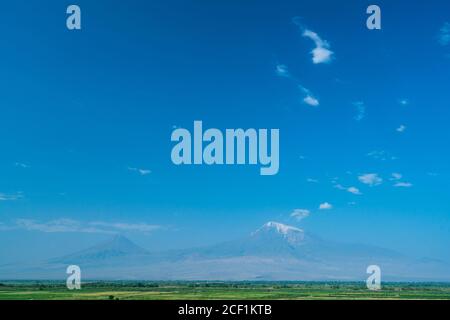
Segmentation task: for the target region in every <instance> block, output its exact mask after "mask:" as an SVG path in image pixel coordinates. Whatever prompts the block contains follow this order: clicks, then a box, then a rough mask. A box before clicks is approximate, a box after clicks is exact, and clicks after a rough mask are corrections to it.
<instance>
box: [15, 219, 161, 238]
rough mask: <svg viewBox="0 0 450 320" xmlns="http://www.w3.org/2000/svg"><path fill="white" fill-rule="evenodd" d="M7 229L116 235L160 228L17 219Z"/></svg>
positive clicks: (119, 223)
mask: <svg viewBox="0 0 450 320" xmlns="http://www.w3.org/2000/svg"><path fill="white" fill-rule="evenodd" d="M8 228H9V229H21V230H26V231H39V232H45V233H104V234H116V233H120V232H142V233H149V232H152V231H155V230H158V229H160V228H161V226H159V225H152V224H146V223H135V224H133V223H131V224H130V223H122V222H117V223H111V222H101V221H94V222H81V221H77V220H73V219H56V220H50V221H46V222H39V221H36V220H33V219H17V220H16V221H15V223H14V225H12V226H8Z"/></svg>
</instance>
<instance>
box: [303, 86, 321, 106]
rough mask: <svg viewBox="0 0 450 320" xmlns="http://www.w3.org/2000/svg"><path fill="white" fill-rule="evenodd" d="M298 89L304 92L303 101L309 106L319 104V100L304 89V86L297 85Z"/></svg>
mask: <svg viewBox="0 0 450 320" xmlns="http://www.w3.org/2000/svg"><path fill="white" fill-rule="evenodd" d="M299 88H300V90H301V91H302V92H303V93H304V94H305V97H304V98H303V102H304V103H306V104H307V105H310V106H311V107H317V106H319V104H320V103H319V100H317V98H316V97H314V95H313V94H312V93H311V91H310V90H308V89H306V88H305V87H302V86H299Z"/></svg>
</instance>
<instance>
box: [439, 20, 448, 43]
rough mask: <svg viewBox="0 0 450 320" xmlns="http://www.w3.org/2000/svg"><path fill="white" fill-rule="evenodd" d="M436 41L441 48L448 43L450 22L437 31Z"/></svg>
mask: <svg viewBox="0 0 450 320" xmlns="http://www.w3.org/2000/svg"><path fill="white" fill-rule="evenodd" d="M438 41H439V43H440V44H441V45H443V46H446V45H448V44H449V43H450V22H445V23H444V25H443V26H442V27H441V29H440V30H439V35H438Z"/></svg>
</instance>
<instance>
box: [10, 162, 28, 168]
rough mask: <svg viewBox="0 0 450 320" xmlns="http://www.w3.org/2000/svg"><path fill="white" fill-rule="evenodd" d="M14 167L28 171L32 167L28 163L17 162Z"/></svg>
mask: <svg viewBox="0 0 450 320" xmlns="http://www.w3.org/2000/svg"><path fill="white" fill-rule="evenodd" d="M14 166H16V167H18V168H23V169H28V168H29V167H30V166H29V165H28V164H26V163H23V162H15V163H14Z"/></svg>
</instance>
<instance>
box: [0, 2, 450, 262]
mask: <svg viewBox="0 0 450 320" xmlns="http://www.w3.org/2000/svg"><path fill="white" fill-rule="evenodd" d="M69 4H72V3H64V2H61V1H39V2H36V3H35V2H33V3H31V4H30V3H29V2H28V1H14V2H9V3H5V4H2V13H1V14H0V15H1V19H0V26H1V28H2V30H3V31H4V32H3V36H2V38H3V42H2V43H3V45H2V50H1V51H0V69H1V70H2V72H1V76H0V81H1V85H0V111H1V117H0V136H1V137H2V139H1V140H0V147H1V150H2V151H1V155H2V156H1V157H0V261H2V262H5V261H12V260H17V259H40V258H43V257H49V256H55V255H59V254H63V253H67V252H70V251H71V250H76V249H80V248H83V247H85V246H89V245H91V244H93V243H95V242H96V241H100V240H101V239H105V238H107V237H109V236H110V235H111V233H114V232H120V233H124V234H126V235H128V236H129V237H130V238H131V239H133V240H135V241H136V242H137V243H139V244H141V245H142V246H144V247H146V248H150V249H154V250H158V249H166V248H179V247H187V246H195V245H201V244H210V243H215V242H219V241H222V240H229V239H234V238H236V237H240V236H243V235H245V234H247V233H249V232H251V231H253V230H254V229H256V228H257V227H259V226H260V225H262V224H263V223H265V222H266V221H268V220H276V221H280V222H283V223H287V224H294V225H297V226H301V227H303V228H304V229H305V230H307V231H310V232H313V233H316V234H319V235H321V236H323V237H325V238H329V239H334V240H339V241H346V242H360V243H369V244H375V245H379V246H384V247H388V248H392V249H396V250H399V251H402V252H404V253H407V254H410V255H413V256H431V257H436V258H441V259H446V260H450V253H449V251H448V244H449V243H450V203H449V201H448V198H449V190H450V189H449V184H450V183H449V181H450V180H449V178H450V171H449V163H450V155H449V149H448V146H449V142H450V132H449V130H448V122H449V120H450V109H449V108H450V105H449V103H450V90H449V83H450V72H449V71H450V41H449V37H450V36H449V32H450V31H449V30H450V25H449V24H448V23H449V22H450V10H449V9H450V4H444V3H442V1H427V2H426V3H425V2H423V3H422V4H419V3H416V2H411V1H401V0H398V1H377V4H378V5H379V6H380V7H381V10H382V30H372V31H370V30H368V29H367V28H366V19H367V14H366V13H365V11H366V8H367V6H368V5H369V4H372V3H371V2H367V1H345V3H337V1H325V0H322V1H276V2H275V1H266V2H264V3H261V2H260V1H246V2H245V3H243V1H171V0H170V1H167V0H165V1H159V0H155V1H151V3H148V2H147V1H127V2H123V1H103V0H102V1H95V2H93V1H77V4H78V5H79V6H80V7H81V10H82V30H81V31H69V30H67V29H66V27H65V19H66V14H65V10H66V7H67V6H68V5H69ZM305 32H306V33H305ZM314 48H318V49H319V51H318V53H321V54H323V53H324V52H325V53H326V54H325V56H323V55H319V56H318V57H316V58H317V59H318V60H315V61H314V60H313V55H312V53H311V51H312V50H313V49H314ZM321 50H322V51H321ZM323 50H325V51H323ZM316 52H317V51H316ZM327 54H328V55H327ZM194 120H202V121H203V125H204V126H205V127H208V128H219V129H222V130H225V129H226V128H269V129H270V128H279V129H280V172H279V173H278V175H276V176H260V175H259V167H258V168H257V167H253V166H242V167H237V166H211V167H208V166H180V167H177V166H174V165H173V164H172V162H171V160H170V152H171V148H172V147H173V145H174V144H173V143H171V141H170V135H171V133H172V131H173V129H174V127H175V126H176V127H185V128H188V129H192V126H193V121H194ZM326 204H329V205H330V206H327V205H326ZM320 205H322V208H327V207H331V208H328V209H319V207H320ZM296 209H297V211H295V210H296ZM293 212H297V213H305V215H307V214H308V213H309V216H308V217H307V218H306V219H302V220H301V221H299V220H298V219H295V217H291V214H292V213H293Z"/></svg>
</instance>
